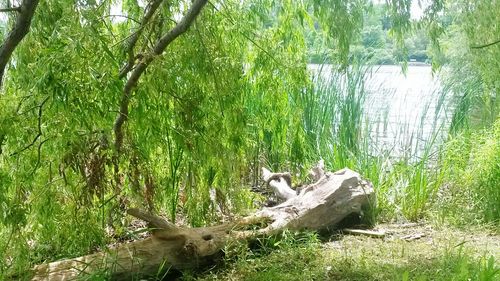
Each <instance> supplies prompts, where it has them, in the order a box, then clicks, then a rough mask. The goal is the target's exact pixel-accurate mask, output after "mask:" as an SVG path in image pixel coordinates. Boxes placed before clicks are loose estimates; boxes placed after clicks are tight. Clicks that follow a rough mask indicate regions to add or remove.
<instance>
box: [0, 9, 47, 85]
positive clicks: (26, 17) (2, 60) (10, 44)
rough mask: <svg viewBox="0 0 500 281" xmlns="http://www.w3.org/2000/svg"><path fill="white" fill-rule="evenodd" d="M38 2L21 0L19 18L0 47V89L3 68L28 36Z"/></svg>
mask: <svg viewBox="0 0 500 281" xmlns="http://www.w3.org/2000/svg"><path fill="white" fill-rule="evenodd" d="M38 1H39V0H23V2H22V3H21V6H20V7H18V9H19V11H18V12H19V16H18V18H17V20H16V23H15V24H14V27H13V28H12V30H11V31H10V33H9V35H8V36H7V38H5V40H4V42H3V43H2V46H0V87H1V86H2V81H3V75H4V72H5V67H6V66H7V63H8V62H9V60H10V57H11V56H12V53H13V52H14V50H15V49H16V47H17V45H18V44H19V42H21V40H23V38H24V36H26V34H28V32H29V28H30V25H31V20H32V19H33V15H34V14H35V9H36V7H37V5H38ZM12 9H16V8H12Z"/></svg>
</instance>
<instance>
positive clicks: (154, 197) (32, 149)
mask: <svg viewBox="0 0 500 281" xmlns="http://www.w3.org/2000/svg"><path fill="white" fill-rule="evenodd" d="M410 2H411V1H409V0H404V1H403V0H399V1H389V4H390V7H393V9H391V10H390V11H391V14H392V16H393V17H392V18H393V19H394V28H395V31H396V33H395V34H400V33H402V32H404V31H405V30H406V29H408V28H409V25H408V23H409V9H410V5H409V3H410ZM436 2H437V1H436ZM30 3H31V4H32V5H31V6H27V5H28V4H30ZM2 4H3V5H4V6H3V7H4V8H2V9H1V10H0V11H1V12H2V14H3V15H5V17H4V18H3V19H4V20H3V29H2V40H3V42H4V44H3V45H2V49H1V50H0V54H1V59H0V63H2V64H0V66H2V65H6V66H7V67H6V68H5V73H6V74H5V75H4V77H3V85H2V89H1V93H0V108H1V111H0V188H1V189H0V217H1V225H2V226H1V228H0V233H1V234H2V237H7V239H2V240H1V241H0V249H2V250H3V249H8V251H2V252H1V255H2V259H1V264H0V268H2V271H5V270H7V269H8V270H12V271H21V270H23V269H25V268H27V267H29V266H30V264H33V263H37V262H39V261H42V260H45V259H53V258H57V257H66V256H73V255H75V254H77V253H81V252H88V251H91V250H92V249H95V247H98V246H100V245H103V244H105V243H107V242H108V241H109V240H110V239H111V238H110V237H111V236H114V237H117V238H119V237H123V236H124V233H123V231H124V229H123V228H122V227H120V225H122V223H120V222H121V220H122V218H123V210H124V209H125V208H126V207H129V206H142V205H145V208H147V209H149V211H151V212H158V211H165V212H167V214H168V215H169V217H170V219H171V220H172V221H175V218H176V215H177V214H179V213H184V214H187V218H188V220H189V222H190V223H191V224H193V225H202V224H205V223H206V222H208V221H210V220H211V219H212V217H211V216H212V214H214V212H213V211H214V210H216V209H218V210H220V211H221V212H225V213H227V214H229V213H231V212H234V211H237V210H239V209H241V208H246V207H249V206H250V205H251V203H252V196H251V195H249V194H248V191H247V190H248V189H245V188H242V186H245V185H249V184H251V183H252V180H254V181H256V179H257V178H258V177H256V176H254V175H258V172H257V170H258V168H259V167H260V166H261V165H262V163H263V162H264V163H266V164H269V166H271V167H273V169H274V170H278V169H280V168H282V166H292V165H297V166H300V165H301V164H303V163H300V162H301V161H306V160H307V157H305V156H304V157H302V158H300V157H296V155H299V154H300V153H298V152H300V150H301V149H302V148H301V146H300V145H298V146H295V150H293V151H292V149H291V144H295V143H299V144H300V140H301V139H303V138H304V137H303V135H304V132H303V130H301V129H300V128H301V114H302V111H301V109H300V108H297V107H294V105H295V104H294V98H295V97H296V96H297V95H298V94H300V93H301V92H303V91H304V89H305V88H306V87H307V86H308V85H309V83H310V81H309V76H308V73H307V69H306V64H307V57H306V52H305V51H306V47H305V45H306V44H305V33H306V32H310V31H311V30H314V31H316V32H319V33H322V34H324V35H325V36H326V38H328V39H327V42H328V43H329V46H330V48H331V52H332V54H334V55H333V56H332V57H334V58H335V62H338V64H339V65H340V66H344V67H345V66H346V64H347V62H348V54H349V47H350V43H351V42H352V41H353V40H355V39H356V36H357V34H358V33H359V31H360V29H361V27H362V19H363V11H364V9H365V8H366V5H367V4H368V3H367V1H366V0H350V1H341V0H314V1H279V2H278V1H270V0H261V1H251V0H249V1H212V2H208V1H206V0H195V1H175V0H174V1H165V0H151V1H134V0H124V1H110V0H103V1H92V0H89V1H51V0H46V1H40V2H39V3H38V1H29V0H24V1H2ZM26 7H31V9H27V8H26ZM0 8H1V7H0ZM28 12H29V13H28ZM28 19H29V20H28ZM19 22H22V26H23V27H24V29H22V30H20V31H22V32H20V33H16V30H17V31H19V29H16V28H17V27H18V24H19ZM28 27H29V29H27V28H28ZM16 34H17V35H16ZM19 34H21V35H22V36H21V35H19ZM12 38H14V40H12ZM5 42H7V43H8V42H11V43H12V42H14V43H15V44H10V43H9V44H6V43H5ZM9 46H10V47H9ZM7 62H9V63H7ZM292 154H295V157H292V156H293V155H292ZM302 154H305V152H303V153H302ZM302 154H300V155H302ZM292 158H293V159H295V160H294V161H295V162H294V163H290V162H289V161H288V159H292ZM211 197H212V199H213V200H210V198H211ZM106 230H109V231H108V234H110V235H107V234H106Z"/></svg>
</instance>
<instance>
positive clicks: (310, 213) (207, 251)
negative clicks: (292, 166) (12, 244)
mask: <svg viewBox="0 0 500 281" xmlns="http://www.w3.org/2000/svg"><path fill="white" fill-rule="evenodd" d="M320 164H321V163H320ZM319 166H320V165H318V166H317V167H316V168H318V167H319ZM320 168H321V171H320V170H318V169H317V170H316V171H315V172H314V176H313V178H315V179H317V180H316V182H314V183H313V184H309V185H307V186H305V187H304V188H303V189H301V190H300V191H299V192H298V194H297V193H294V195H293V196H291V195H292V194H291V193H290V190H292V189H291V186H290V185H291V176H290V175H289V174H286V173H277V175H278V176H277V177H275V178H273V179H271V177H273V173H271V172H269V173H267V174H265V175H264V181H267V182H268V183H269V184H270V185H272V182H273V181H278V182H279V183H280V184H281V187H284V186H285V185H284V184H286V185H287V186H286V189H287V196H290V198H288V200H286V201H285V202H283V203H281V204H279V205H277V206H274V207H270V208H263V209H262V210H260V211H257V212H256V213H254V214H252V215H250V216H248V217H244V218H241V219H239V220H236V221H234V222H232V223H228V224H222V225H216V226H210V227H199V228H188V227H178V226H176V225H174V224H172V223H170V222H168V221H166V220H165V219H163V218H160V217H158V216H154V215H152V214H149V213H146V212H144V211H141V210H138V209H129V210H128V214H130V215H132V216H134V217H137V218H139V219H142V220H144V221H147V222H148V223H149V225H150V227H152V236H151V237H149V238H147V239H145V240H142V241H136V242H130V243H127V244H122V245H120V246H118V247H116V248H112V249H108V250H106V251H103V252H99V253H96V254H92V255H87V256H82V257H78V258H74V259H68V260H62V261H55V262H51V263H47V264H41V265H37V266H35V267H34V269H33V273H34V275H33V279H32V280H54V281H57V280H73V279H76V278H81V277H85V275H90V274H94V273H96V272H106V273H107V274H109V276H110V277H111V278H112V279H115V280H130V279H132V278H134V277H138V276H148V275H151V274H155V273H157V272H158V271H159V268H162V267H163V268H164V269H168V268H171V267H173V268H176V269H180V270H183V269H191V268H199V267H202V266H204V265H206V264H209V263H212V262H214V260H217V259H219V258H220V257H221V255H222V249H223V248H224V247H225V246H226V245H227V244H228V243H230V242H232V241H235V240H236V241H241V242H245V241H248V240H251V239H254V238H256V237H261V236H264V235H270V234H276V233H279V232H281V231H283V230H285V229H290V230H305V229H309V230H322V229H331V228H335V226H336V225H337V224H338V223H339V222H341V221H342V219H343V218H345V217H346V216H348V215H350V214H352V213H358V214H361V213H362V211H361V210H362V208H363V207H364V206H366V205H368V204H370V203H371V200H373V199H374V198H373V196H374V191H373V187H372V186H371V184H370V183H369V182H367V181H364V180H363V179H362V178H361V177H360V175H359V174H358V173H356V172H354V171H351V170H349V169H343V170H340V171H337V172H335V173H329V172H328V173H324V172H323V171H322V164H321V167H320ZM266 176H267V177H266ZM283 177H289V179H286V178H283Z"/></svg>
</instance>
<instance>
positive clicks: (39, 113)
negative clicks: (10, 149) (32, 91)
mask: <svg viewBox="0 0 500 281" xmlns="http://www.w3.org/2000/svg"><path fill="white" fill-rule="evenodd" d="M48 100H49V97H46V98H45V99H44V100H43V101H42V103H41V104H40V105H38V106H37V107H38V125H37V129H38V133H37V134H36V136H35V138H34V139H33V141H31V143H30V144H28V145H27V146H25V147H24V148H22V149H21V150H19V151H16V152H14V153H12V154H10V156H15V155H17V154H19V153H21V152H23V151H25V150H27V149H28V148H30V147H32V146H33V145H35V143H36V142H37V140H38V139H39V138H40V137H41V136H42V115H43V106H44V105H45V103H46V102H47V101H48ZM45 141H46V140H45ZM45 141H43V142H45ZM43 142H42V143H41V144H40V146H42V144H43ZM39 150H40V148H39Z"/></svg>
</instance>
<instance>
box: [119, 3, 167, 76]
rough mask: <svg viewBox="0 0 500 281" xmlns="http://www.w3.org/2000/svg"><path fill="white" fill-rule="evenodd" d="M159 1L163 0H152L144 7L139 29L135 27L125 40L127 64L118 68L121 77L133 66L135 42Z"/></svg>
mask: <svg viewBox="0 0 500 281" xmlns="http://www.w3.org/2000/svg"><path fill="white" fill-rule="evenodd" d="M161 2H163V0H154V1H152V2H151V4H150V5H149V7H147V8H146V12H145V13H144V17H143V18H142V20H141V25H140V26H139V29H137V31H136V32H134V33H133V34H132V36H131V37H130V38H129V39H128V42H127V50H126V51H127V54H128V61H127V64H126V65H125V66H124V67H123V68H122V69H121V70H120V74H119V77H120V78H123V77H125V75H127V73H129V72H130V70H132V68H133V67H134V62H135V54H134V47H135V44H137V41H138V40H139V37H140V36H141V34H142V31H143V30H144V28H145V27H146V24H147V23H148V22H149V20H150V19H151V18H152V17H153V15H154V13H155V12H156V10H157V9H158V7H159V6H160V4H161Z"/></svg>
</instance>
